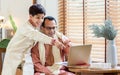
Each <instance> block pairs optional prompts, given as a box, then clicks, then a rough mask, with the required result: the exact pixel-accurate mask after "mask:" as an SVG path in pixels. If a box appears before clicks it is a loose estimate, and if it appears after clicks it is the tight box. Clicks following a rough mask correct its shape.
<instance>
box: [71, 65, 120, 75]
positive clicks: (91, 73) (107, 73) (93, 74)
mask: <svg viewBox="0 0 120 75" xmlns="http://www.w3.org/2000/svg"><path fill="white" fill-rule="evenodd" d="M69 70H70V71H72V72H75V74H76V75H82V74H84V73H85V74H86V75H98V74H99V75H120V74H119V73H120V67H119V66H117V67H116V68H111V69H95V68H94V69H92V68H86V69H80V68H69Z"/></svg>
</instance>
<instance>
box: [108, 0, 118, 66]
mask: <svg viewBox="0 0 120 75" xmlns="http://www.w3.org/2000/svg"><path fill="white" fill-rule="evenodd" d="M106 14H107V18H110V19H111V20H112V22H113V25H114V27H115V29H117V30H118V34H117V37H116V38H115V42H116V47H117V54H118V63H119V64H120V31H119V30H120V0H107V12H106Z"/></svg>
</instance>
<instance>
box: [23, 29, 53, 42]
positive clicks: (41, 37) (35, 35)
mask: <svg viewBox="0 0 120 75" xmlns="http://www.w3.org/2000/svg"><path fill="white" fill-rule="evenodd" d="M24 36H25V37H28V38H29V39H33V40H35V41H39V42H41V43H45V44H51V43H52V40H53V38H51V37H49V36H47V35H45V34H43V33H41V32H39V31H38V30H31V31H29V32H26V33H24Z"/></svg>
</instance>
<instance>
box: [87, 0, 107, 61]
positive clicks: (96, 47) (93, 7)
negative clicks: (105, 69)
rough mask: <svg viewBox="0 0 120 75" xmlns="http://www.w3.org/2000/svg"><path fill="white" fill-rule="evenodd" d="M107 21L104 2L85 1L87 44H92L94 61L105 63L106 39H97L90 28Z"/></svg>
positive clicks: (101, 0) (97, 0) (98, 0)
mask: <svg viewBox="0 0 120 75" xmlns="http://www.w3.org/2000/svg"><path fill="white" fill-rule="evenodd" d="M104 20H105V1H104V0H85V43H86V44H92V61H99V62H100V61H101V62H104V58H105V39H104V38H96V37H95V36H94V35H93V34H92V30H90V28H89V26H90V25H93V24H97V25H101V24H103V22H104Z"/></svg>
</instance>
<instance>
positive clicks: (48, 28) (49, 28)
mask: <svg viewBox="0 0 120 75" xmlns="http://www.w3.org/2000/svg"><path fill="white" fill-rule="evenodd" d="M44 28H46V29H47V30H52V29H53V30H55V29H56V28H57V26H55V27H47V26H44Z"/></svg>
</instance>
